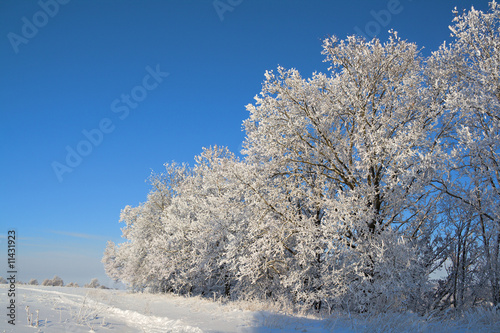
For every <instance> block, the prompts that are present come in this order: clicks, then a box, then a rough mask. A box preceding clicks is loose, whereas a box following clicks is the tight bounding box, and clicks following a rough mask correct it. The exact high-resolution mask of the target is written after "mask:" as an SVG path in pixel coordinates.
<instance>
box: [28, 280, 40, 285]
mask: <svg viewBox="0 0 500 333" xmlns="http://www.w3.org/2000/svg"><path fill="white" fill-rule="evenodd" d="M28 284H30V285H32V286H38V280H37V279H31V280H30V282H28Z"/></svg>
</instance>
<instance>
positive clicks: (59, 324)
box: [0, 285, 326, 333]
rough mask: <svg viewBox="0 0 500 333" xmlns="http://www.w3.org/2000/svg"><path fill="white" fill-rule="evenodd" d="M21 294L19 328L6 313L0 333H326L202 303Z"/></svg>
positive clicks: (54, 290) (63, 290) (71, 291)
mask: <svg viewBox="0 0 500 333" xmlns="http://www.w3.org/2000/svg"><path fill="white" fill-rule="evenodd" d="M16 289H17V290H16V325H15V327H13V326H12V325H10V324H8V322H7V320H8V318H7V316H6V314H5V311H2V316H3V318H2V321H1V322H0V332H4V331H5V332H61V333H62V332H92V330H93V331H95V332H120V333H121V332H283V331H286V332H326V330H325V329H326V328H325V327H324V322H322V321H320V320H314V319H307V318H295V317H288V316H283V315H278V314H271V313H268V312H262V311H260V312H253V311H247V310H236V309H234V307H230V306H225V305H221V304H218V303H214V302H211V301H208V300H203V299H199V298H185V297H176V296H173V295H152V294H131V293H128V292H127V291H123V290H102V289H86V288H67V287H42V286H25V285H23V286H17V288H16ZM7 290H8V289H7V285H0V299H2V305H4V304H7V303H6V301H5V300H7V299H8V298H7ZM4 306H5V305H4ZM4 306H2V308H3V309H5V307H4ZM26 306H29V310H28V311H29V312H30V313H32V314H33V322H36V315H37V312H36V311H37V310H38V316H39V324H38V328H36V327H30V326H28V321H27V311H26Z"/></svg>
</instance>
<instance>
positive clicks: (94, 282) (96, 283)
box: [83, 278, 101, 288]
mask: <svg viewBox="0 0 500 333" xmlns="http://www.w3.org/2000/svg"><path fill="white" fill-rule="evenodd" d="M100 285H101V284H100V283H99V280H98V279H96V278H93V279H92V280H90V283H88V284H85V285H84V286H83V287H84V288H99V286H100Z"/></svg>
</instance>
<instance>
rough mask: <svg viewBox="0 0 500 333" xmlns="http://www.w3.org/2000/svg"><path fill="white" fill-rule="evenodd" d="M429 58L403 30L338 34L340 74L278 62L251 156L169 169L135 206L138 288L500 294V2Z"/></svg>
mask: <svg viewBox="0 0 500 333" xmlns="http://www.w3.org/2000/svg"><path fill="white" fill-rule="evenodd" d="M489 8H490V9H489V11H488V12H482V11H478V10H475V9H473V8H472V9H471V10H469V11H467V12H463V13H458V12H456V13H455V14H456V17H455V19H454V22H453V25H452V26H451V27H450V29H451V32H452V38H453V40H452V42H451V43H448V44H447V43H443V44H442V46H441V47H440V48H439V49H438V50H437V51H435V52H433V53H432V54H431V55H430V56H428V57H424V56H422V55H421V53H420V52H419V49H418V47H417V45H415V44H414V43H410V42H408V41H406V40H403V39H401V38H400V37H399V36H398V34H397V33H396V32H391V35H390V37H389V38H388V40H387V41H385V42H382V41H380V40H378V39H377V38H374V39H372V40H370V41H367V40H364V39H363V38H360V37H357V36H350V37H347V38H346V39H345V40H340V39H338V38H336V37H329V38H327V39H325V40H324V42H323V51H322V53H323V55H324V56H325V62H328V63H329V64H330V67H329V69H328V72H327V73H314V74H313V75H312V76H311V77H309V78H303V77H302V76H301V75H300V74H299V72H298V71H297V70H295V69H285V68H282V67H278V69H277V70H276V71H268V72H266V73H265V81H264V83H263V86H262V91H261V93H260V94H259V95H258V96H256V97H255V103H254V104H250V105H248V106H247V110H248V112H249V114H250V116H249V118H248V119H247V120H245V121H244V123H243V125H244V129H245V131H246V139H245V141H244V143H243V147H244V148H243V150H242V154H243V156H244V157H243V158H237V157H235V155H234V154H233V153H231V152H230V151H229V150H228V149H227V148H224V147H210V148H207V149H204V150H203V152H202V153H201V154H200V155H199V156H197V157H196V158H195V164H194V166H188V165H185V164H182V165H178V164H175V163H174V164H166V170H165V171H164V172H161V173H154V174H152V175H151V177H150V181H151V185H152V189H151V192H150V193H149V194H148V197H147V200H146V201H145V202H144V203H142V204H140V205H139V206H137V207H130V206H127V207H125V208H124V209H123V210H122V212H121V222H123V223H124V224H125V226H124V227H123V229H122V232H123V237H124V238H125V239H126V241H125V242H123V243H121V244H114V243H112V242H108V245H107V247H106V250H105V253H104V257H103V263H104V266H105V269H106V272H107V274H108V275H109V276H110V277H112V278H113V279H115V280H120V281H122V282H124V283H126V284H127V285H129V286H130V287H131V288H133V289H137V290H144V289H146V288H147V289H149V290H153V291H158V292H168V291H172V292H177V293H184V294H201V295H207V296H212V295H214V294H215V295H221V296H225V297H227V298H229V299H259V300H265V299H268V300H279V301H284V302H288V303H289V304H294V305H297V306H304V307H309V308H310V307H312V308H315V309H320V308H322V307H328V308H330V309H348V310H350V311H359V312H364V311H389V310H391V311H408V310H411V311H416V312H419V313H423V312H426V311H429V310H445V309H448V308H458V309H465V308H470V307H473V306H477V305H486V304H490V305H491V304H493V305H498V304H499V302H500V254H499V248H500V81H499V80H500V7H499V6H498V4H497V3H496V2H491V3H490V4H489Z"/></svg>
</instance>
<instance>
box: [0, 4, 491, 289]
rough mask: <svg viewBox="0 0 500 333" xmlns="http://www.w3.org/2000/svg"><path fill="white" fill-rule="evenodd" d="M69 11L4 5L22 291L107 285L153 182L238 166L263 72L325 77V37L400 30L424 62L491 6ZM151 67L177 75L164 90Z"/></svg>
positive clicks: (6, 223)
mask: <svg viewBox="0 0 500 333" xmlns="http://www.w3.org/2000/svg"><path fill="white" fill-rule="evenodd" d="M51 1H55V0H50V1H49V0H42V3H50V2H51ZM60 1H61V2H65V3H66V4H64V5H62V4H60V5H59V8H58V11H57V13H51V14H52V15H46V14H43V13H40V12H41V11H43V9H42V7H41V6H40V4H39V3H38V2H37V1H20V0H4V1H1V2H0V101H1V104H0V105H1V106H0V116H1V118H0V119H1V121H0V136H1V140H0V147H1V148H0V149H1V156H2V163H0V174H1V175H2V177H1V182H0V195H1V197H0V221H1V228H0V235H3V236H2V238H0V241H1V242H2V244H1V248H2V249H3V250H1V251H0V253H4V254H3V255H4V257H6V254H7V250H6V245H5V244H6V242H5V235H6V234H7V231H8V230H9V229H15V230H16V231H17V235H18V237H20V238H19V240H18V244H17V246H18V253H17V255H18V263H19V265H20V266H19V278H20V279H21V280H22V281H27V280H29V279H30V278H37V279H38V280H39V281H40V282H41V280H43V279H45V278H51V277H52V276H53V275H55V274H57V275H59V276H60V277H62V278H63V280H64V281H65V282H78V283H86V282H89V281H90V279H91V278H93V277H98V278H99V279H100V280H102V281H105V282H107V283H108V284H109V281H106V279H105V275H104V270H103V268H102V264H101V263H100V259H101V256H102V252H103V250H104V247H105V245H106V241H107V240H113V241H115V242H121V241H122V239H121V238H120V236H121V230H120V228H121V227H122V226H123V225H121V224H120V223H118V220H119V214H120V210H121V209H122V208H123V207H125V206H126V205H132V206H136V205H138V204H139V203H140V202H142V201H144V200H145V199H146V195H147V193H148V191H149V186H148V183H147V182H146V181H145V180H146V179H147V178H148V176H149V175H150V173H151V170H153V171H162V170H163V164H164V163H165V162H171V161H176V162H187V163H192V162H193V157H194V156H195V155H197V154H199V153H200V152H201V150H202V147H208V146H210V145H215V144H217V145H223V146H228V147H229V148H230V149H231V150H232V151H233V152H238V151H239V150H240V148H241V142H242V140H243V139H244V133H243V132H242V127H241V123H242V121H243V120H244V119H246V118H247V116H248V114H247V112H246V110H245V107H244V106H245V105H246V104H248V103H252V102H253V97H254V96H255V95H256V94H258V93H259V92H260V88H261V84H262V81H263V79H264V72H265V71H266V70H271V69H275V68H276V67H277V65H281V66H284V67H286V68H290V67H294V68H297V69H298V70H299V71H300V72H301V73H302V75H303V76H306V77H307V76H310V75H311V73H312V72H314V71H326V68H327V67H328V64H326V63H323V62H322V60H323V56H322V55H321V53H320V52H321V40H323V39H324V38H325V37H327V36H328V35H336V36H338V37H340V38H345V37H346V36H347V35H352V34H355V33H360V32H361V33H364V34H365V35H366V36H368V37H372V36H373V35H374V34H375V33H377V32H378V31H380V32H379V33H378V34H377V36H378V37H380V38H381V39H383V40H385V39H386V38H387V30H389V29H390V28H393V29H395V30H397V31H398V32H399V35H400V36H401V37H402V38H404V39H407V40H409V41H412V42H415V43H417V45H418V46H419V47H424V49H423V51H422V52H423V54H424V55H428V54H429V53H430V51H432V50H435V49H437V48H438V46H439V45H440V44H441V43H442V41H443V40H445V39H448V38H449V30H448V26H449V25H450V24H451V20H452V19H453V14H452V13H451V11H452V9H453V8H454V7H455V6H457V7H458V8H459V9H462V8H467V9H468V8H470V7H471V5H474V7H475V8H478V9H482V10H486V9H487V1H486V0H481V1H479V0H456V1H451V0H442V1H441V0H439V1H432V0H413V1H411V0H399V1H397V0H380V1H375V0H354V1H333V0H332V1H325V0H307V1H306V0H302V1H297V0H279V1H273V0H243V1H240V0H220V1H219V2H216V3H218V4H219V5H220V4H221V3H222V4H225V5H226V6H229V7H226V8H230V9H231V10H227V11H224V12H223V13H218V12H217V10H216V9H215V7H214V1H213V0H199V1H194V0H182V1H181V0H178V1H160V0H155V1H153V0H146V1H138V0H137V1H131V0H127V1H103V0H86V1H83V0H72V1H68V0H65V1H62V0H60ZM231 3H232V4H233V5H231ZM220 6H222V5H220ZM48 8H49V11H50V10H52V11H55V8H54V6H49V7H48ZM221 8H222V7H221ZM388 10H392V11H393V13H392V14H391V15H390V17H388V16H387V15H384V14H385V13H387V11H388ZM381 11H382V12H381ZM384 11H385V12H384ZM219 14H221V15H219ZM377 16H378V21H377ZM34 20H35V23H37V24H38V25H39V27H38V28H37V29H38V31H37V32H36V33H35V32H34V31H30V30H29V27H28V25H29V24H30V23H34ZM26 22H29V23H28V24H27V23H26ZM25 25H27V26H26V27H24V26H25ZM23 27H24V29H23ZM23 30H24V31H23ZM23 33H24V34H25V35H26V37H27V38H26V37H23ZM22 38H25V39H22ZM148 66H149V67H150V70H155V69H156V67H157V66H159V69H160V71H161V72H168V73H169V75H168V77H160V79H159V80H161V82H160V83H158V84H156V81H155V80H154V79H153V78H152V77H151V78H148V77H146V75H148V70H147V69H146V67H148ZM145 77H146V81H145V83H146V85H147V86H148V87H149V88H151V90H145V89H144V88H141V86H142V85H143V80H144V79H145ZM153 86H155V87H154V88H153ZM145 91H146V92H147V96H143V95H141V93H142V94H143V93H144V92H145ZM131 92H134V93H135V96H136V97H137V98H139V99H142V98H144V99H143V100H142V101H140V102H139V103H137V106H135V105H134V106H135V108H131V107H128V106H127V104H125V103H126V102H122V101H121V100H120V99H121V98H122V94H123V95H127V94H129V95H130V94H131ZM116 99H118V101H117V102H115V108H114V109H113V107H112V106H111V105H112V103H113V102H114V101H115V100H116ZM132 102H133V101H132ZM132 102H131V103H132ZM119 107H121V109H118V108H119ZM126 108H128V111H130V112H129V114H128V115H127V116H126V117H124V114H125V113H124V112H125V109H126ZM113 110H114V111H118V112H117V113H115V112H113ZM99 126H103V128H104V129H109V128H112V129H113V130H112V131H111V132H110V133H104V134H103V137H102V140H101V138H99V136H98V135H97V136H95V140H97V141H95V142H97V145H92V151H91V152H90V153H88V155H87V156H84V157H82V160H81V162H79V163H76V162H78V161H73V162H74V164H73V165H76V164H78V165H76V166H75V167H72V168H71V169H72V172H66V173H63V174H62V175H60V176H61V177H58V176H57V175H56V173H55V172H54V169H53V164H54V162H57V163H60V165H63V164H65V165H66V157H67V154H68V152H67V147H70V149H74V150H77V149H78V145H80V149H81V150H82V149H83V150H84V149H85V148H87V149H88V148H89V147H88V146H85V143H81V142H82V141H85V140H87V139H86V137H85V135H84V134H83V133H82V132H83V131H85V130H86V131H92V130H93V129H98V128H99ZM108 132H109V131H108ZM94 133H95V131H94ZM99 141H100V142H99ZM5 262H6V260H5ZM0 267H2V268H0V269H1V270H0V276H5V275H6V273H5V272H6V267H5V265H4V264H2V265H1V266H0ZM3 267H5V268H3Z"/></svg>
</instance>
